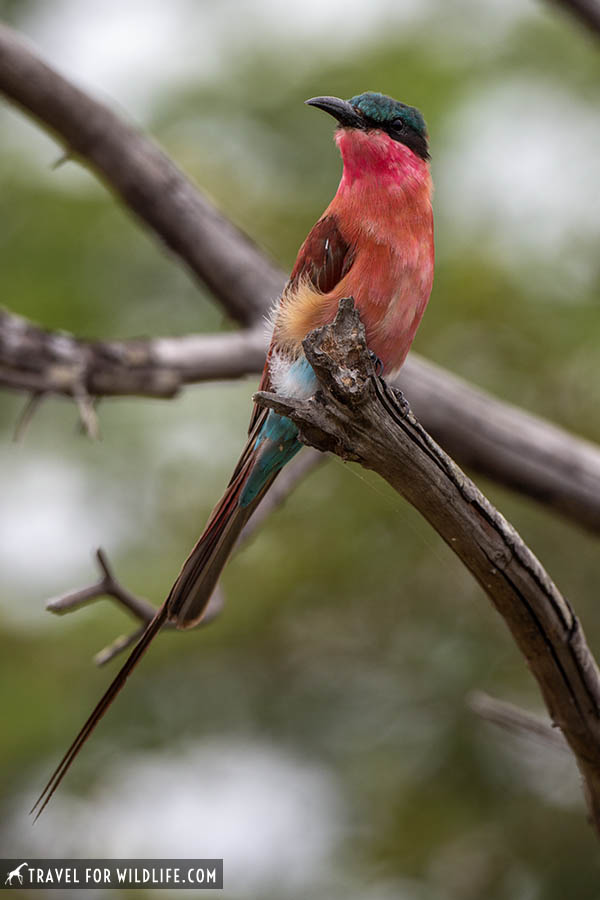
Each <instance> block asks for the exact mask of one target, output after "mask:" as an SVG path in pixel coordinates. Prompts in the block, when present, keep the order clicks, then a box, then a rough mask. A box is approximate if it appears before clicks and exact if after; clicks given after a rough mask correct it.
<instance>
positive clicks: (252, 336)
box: [0, 310, 267, 398]
mask: <svg viewBox="0 0 600 900" xmlns="http://www.w3.org/2000/svg"><path fill="white" fill-rule="evenodd" d="M266 346H267V337H266V332H265V329H264V328H263V326H262V324H261V325H259V326H256V327H255V328H253V329H246V330H244V331H235V332H225V333H223V334H214V335H189V336H185V337H178V338H149V339H141V338H140V339H134V340H128V341H85V340H79V339H77V338H74V337H73V336H72V335H69V334H66V333H64V332H52V331H45V330H44V329H42V328H38V327H37V326H36V325H33V324H31V323H30V322H28V321H27V320H26V319H23V318H22V317H21V316H16V315H14V314H13V313H9V312H6V311H3V310H0V386H3V387H6V388H13V389H18V390H25V391H31V392H34V393H37V394H63V395H65V396H67V397H73V396H75V395H76V393H77V391H78V390H81V388H82V387H83V388H85V391H86V392H87V394H88V395H90V396H96V397H103V396H119V395H140V396H146V397H163V398H169V397H173V396H174V395H175V394H176V393H177V392H178V391H179V389H180V388H181V387H182V386H183V385H185V384H189V383H192V382H199V381H213V380H216V379H225V378H227V379H228V378H240V377H241V376H243V375H249V374H255V373H258V372H261V371H262V368H263V366H264V362H265V351H266Z"/></svg>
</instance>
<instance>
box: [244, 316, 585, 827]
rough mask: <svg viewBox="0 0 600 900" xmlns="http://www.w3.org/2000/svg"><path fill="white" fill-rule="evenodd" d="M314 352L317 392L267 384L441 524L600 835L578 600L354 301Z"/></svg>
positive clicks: (274, 399)
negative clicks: (440, 428)
mask: <svg viewBox="0 0 600 900" xmlns="http://www.w3.org/2000/svg"><path fill="white" fill-rule="evenodd" d="M304 350H305V353H306V356H307V359H308V360H309V362H310V363H311V365H312V367H313V369H314V371H315V374H316V376H317V378H318V380H319V383H320V391H318V392H317V394H316V395H315V396H314V397H312V398H310V399H308V400H293V399H286V398H282V397H279V396H277V395H275V394H269V393H266V392H261V393H258V394H256V395H255V399H256V401H257V402H258V403H260V404H262V405H264V406H267V407H269V408H271V409H274V410H276V411H277V412H278V413H280V414H282V415H285V416H288V417H289V418H291V419H292V420H293V421H294V422H295V423H296V425H297V426H298V428H299V430H300V438H301V440H303V441H304V442H305V443H307V444H309V445H312V446H314V447H317V449H319V450H322V451H323V450H328V451H332V452H334V453H337V454H338V455H339V456H341V457H342V458H343V459H347V460H353V461H356V462H359V463H360V464H361V465H363V466H364V467H366V468H368V469H372V470H373V471H375V472H377V473H378V474H379V475H381V477H382V478H384V479H385V480H386V481H387V482H388V483H389V484H390V485H391V486H392V487H393V488H394V489H395V490H396V491H398V493H400V494H401V495H402V496H403V497H405V498H406V499H407V500H408V501H409V502H410V503H411V504H412V505H413V506H414V507H415V508H416V509H418V510H419V512H420V513H421V514H422V515H423V516H424V517H425V518H426V519H427V521H428V522H429V523H430V524H431V525H432V526H433V527H434V528H435V529H436V531H437V532H438V533H439V534H440V535H441V537H442V538H443V539H444V540H445V541H446V543H447V544H448V545H449V547H451V549H452V550H453V551H454V552H455V553H456V554H457V556H458V557H459V558H460V559H461V560H462V562H463V563H464V564H465V566H466V567H467V568H468V569H469V570H470V572H471V573H472V574H473V576H474V577H475V578H476V579H477V581H478V582H479V584H480V585H481V587H482V588H483V590H484V591H485V592H486V593H487V594H488V596H489V598H490V599H491V601H492V603H493V605H494V606H495V608H496V609H497V610H498V612H499V613H500V614H501V616H502V617H503V618H504V620H505V622H506V624H507V625H508V627H509V628H510V630H511V633H512V635H513V637H514V639H515V642H516V644H517V646H518V647H519V649H520V650H521V652H522V653H523V655H524V657H525V659H526V661H527V664H528V666H529V668H530V669H531V671H532V673H533V674H534V676H535V677H536V679H537V681H538V684H539V686H540V689H541V692H542V696H543V698H544V702H545V703H546V706H547V709H548V712H549V714H550V717H551V719H552V721H553V722H555V723H556V724H557V725H559V726H560V728H561V730H562V732H563V734H564V736H565V738H566V740H567V742H568V744H569V746H570V747H571V750H572V751H573V753H574V755H575V758H576V760H577V764H578V766H579V769H580V771H581V774H582V776H583V779H584V782H585V787H586V796H587V801H588V806H589V810H590V815H591V819H592V821H593V823H594V826H595V828H596V831H597V832H598V835H599V836H600V672H599V671H598V667H597V665H596V662H595V660H594V657H593V656H592V654H591V652H590V650H589V648H588V646H587V643H586V640H585V636H584V634H583V629H582V627H581V625H580V623H579V621H578V619H577V617H576V615H575V613H574V612H573V610H572V608H571V606H570V605H569V603H568V602H567V601H566V600H565V599H564V598H563V597H562V596H561V594H560V593H559V591H558V589H557V588H556V586H555V585H554V584H553V582H552V580H551V579H550V577H549V575H548V574H547V572H546V571H545V570H544V569H543V567H542V565H541V564H540V562H539V561H538V560H537V559H536V557H535V556H534V555H533V553H532V552H531V550H529V548H528V547H527V546H526V544H525V543H524V542H523V540H522V539H521V537H520V536H519V535H518V534H517V532H516V531H515V530H514V528H512V526H511V525H510V524H509V523H508V522H507V521H506V520H505V519H504V518H503V516H501V515H500V513H499V512H498V510H496V509H495V508H494V507H493V506H492V504H491V503H490V502H489V501H488V500H487V499H486V498H485V497H484V496H483V494H482V493H481V492H480V491H479V489H478V488H477V487H476V486H475V484H473V482H472V481H471V480H470V479H469V478H468V477H467V476H466V475H465V474H464V473H463V472H461V470H460V469H459V468H458V467H457V466H456V464H455V463H454V462H453V461H452V460H451V459H450V457H448V456H447V455H446V454H445V453H444V451H443V450H442V449H441V448H440V447H439V446H438V445H437V444H436V443H435V442H434V441H433V439H432V438H431V437H430V436H429V434H428V433H427V432H426V431H425V430H424V428H423V427H422V426H421V425H420V424H419V423H418V422H417V420H416V419H415V417H414V416H413V414H412V413H411V412H410V410H409V409H408V408H407V404H406V402H405V401H404V399H403V398H399V397H398V396H397V394H395V393H394V390H393V389H392V388H390V387H388V385H387V384H386V383H385V382H384V381H383V380H382V379H380V378H378V377H377V376H376V375H375V373H374V370H373V363H372V361H371V358H370V355H369V352H368V349H367V346H366V341H365V336H364V329H363V327H362V324H361V323H360V319H359V317H358V313H357V312H356V311H355V310H354V304H353V301H352V300H342V301H341V303H340V310H339V312H338V315H337V317H336V320H335V322H334V324H333V325H328V326H325V327H323V328H320V329H317V330H316V331H315V332H312V334H311V335H309V336H308V338H307V339H306V340H305V341H304Z"/></svg>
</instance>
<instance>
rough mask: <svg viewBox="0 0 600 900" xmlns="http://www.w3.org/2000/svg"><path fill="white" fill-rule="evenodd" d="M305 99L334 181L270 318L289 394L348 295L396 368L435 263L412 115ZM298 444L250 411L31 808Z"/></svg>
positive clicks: (222, 558) (276, 423)
mask: <svg viewBox="0 0 600 900" xmlns="http://www.w3.org/2000/svg"><path fill="white" fill-rule="evenodd" d="M306 102H307V104H308V105H309V106H316V107H317V108H318V109H322V110H324V111H325V112H327V113H329V114H330V115H331V116H333V118H334V119H336V120H337V123H338V125H337V128H336V132H335V142H336V144H337V146H338V147H339V150H340V153H341V156H342V160H343V174H342V179H341V181H340V184H339V187H338V189H337V193H336V195H335V197H334V198H333V200H332V201H331V203H330V204H329V206H328V207H327V209H326V210H325V212H324V213H323V215H322V216H321V218H320V219H319V221H318V222H317V223H316V225H315V226H314V228H313V229H312V231H311V232H310V233H309V235H308V237H307V238H306V240H305V241H304V243H303V245H302V247H301V248H300V251H299V253H298V258H297V259H296V263H295V265H294V268H293V270H292V274H291V276H290V279H289V281H288V283H287V285H286V287H285V289H284V291H283V293H282V295H281V298H280V299H279V302H278V304H277V307H276V309H275V311H274V313H273V316H272V322H273V336H272V339H271V344H270V347H269V352H268V355H267V361H266V363H265V368H264V371H263V375H262V380H261V383H260V387H261V390H274V391H276V392H278V393H280V394H282V395H284V396H287V397H298V398H307V397H310V396H311V395H312V394H313V393H314V391H315V389H316V378H315V375H314V373H313V371H312V369H311V367H310V365H309V363H308V362H307V360H306V358H305V356H304V353H303V350H302V341H303V339H304V338H305V337H306V335H307V334H308V333H309V332H310V331H312V330H313V329H315V328H317V327H319V326H321V325H325V324H328V323H329V322H331V321H333V318H334V316H335V313H336V311H337V308H338V303H339V301H340V299H341V298H342V297H353V298H354V300H355V304H356V307H357V309H358V311H359V313H360V318H361V320H362V323H363V325H364V327H365V330H366V336H367V344H368V346H369V348H370V350H371V352H372V353H373V354H374V355H375V356H376V357H377V358H378V359H379V360H380V361H381V363H382V364H383V366H384V369H385V371H386V372H387V373H389V372H393V371H394V370H397V369H398V368H399V367H400V366H401V365H402V363H403V362H404V359H405V357H406V354H407V353H408V350H409V348H410V345H411V344H412V341H413V338H414V336H415V332H416V330H417V328H418V325H419V322H420V320H421V317H422V315H423V312H424V311H425V307H426V305H427V301H428V299H429V294H430V292H431V286H432V282H433V256H434V252H433V215H432V210H431V177H430V173H429V162H428V160H429V152H428V140H427V130H426V127H425V122H424V119H423V116H422V115H421V113H420V112H419V110H418V109H415V108H414V107H412V106H407V105H406V104H404V103H400V102H399V101H398V100H393V99H392V98H391V97H387V96H385V95H384V94H378V93H372V92H370V91H369V92H367V93H364V94H359V95H358V96H356V97H353V98H352V99H351V100H339V99H338V98H337V97H313V98H312V100H307V101H306ZM301 446H302V445H301V444H300V442H299V440H298V432H297V429H296V427H295V425H294V424H293V423H292V422H291V421H290V419H287V418H285V417H284V416H280V415H278V414H277V413H275V412H274V411H273V410H270V411H267V410H266V409H261V408H259V407H257V406H255V408H254V411H253V413H252V417H251V420H250V427H249V430H248V440H247V442H246V445H245V447H244V449H243V451H242V454H241V456H240V458H239V461H238V463H237V466H236V467H235V470H234V472H233V475H232V477H231V480H230V482H229V484H228V485H227V488H226V490H225V493H224V494H223V497H222V498H221V500H220V501H219V502H218V504H217V505H216V507H215V508H214V510H213V512H212V514H211V516H210V518H209V520H208V524H207V525H206V528H205V529H204V531H203V533H202V535H201V536H200V539H199V540H198V543H197V544H196V546H195V547H194V549H193V550H192V552H191V553H190V555H189V556H188V558H187V560H186V562H185V563H184V565H183V568H182V569H181V572H180V573H179V576H178V578H177V580H176V582H175V584H174V585H173V587H172V589H171V592H170V593H169V596H168V597H167V599H166V600H165V602H164V603H163V605H162V606H161V607H160V608H159V609H158V611H157V613H156V615H155V616H154V618H153V619H152V621H151V622H150V623H149V624H148V626H147V628H146V630H145V631H144V633H143V635H142V636H141V638H140V640H139V642H138V643H137V645H136V646H135V648H134V649H133V651H132V652H131V654H130V656H129V657H128V659H127V661H126V662H125V664H124V665H123V667H122V669H121V670H120V672H119V673H118V675H117V676H116V678H115V679H114V681H113V682H112V684H111V685H110V687H109V688H108V690H107V691H106V693H105V694H104V696H103V697H102V699H101V700H100V702H99V703H98V705H97V706H96V708H95V709H94V711H93V712H92V713H91V715H90V717H89V718H88V720H87V722H86V723H85V725H84V726H83V728H82V729H81V731H80V732H79V734H78V735H77V737H76V738H75V740H74V741H73V743H72V744H71V747H70V748H69V750H68V751H67V753H66V754H65V756H64V758H63V760H62V762H61V763H60V765H59V766H58V768H57V769H56V771H55V772H54V774H53V775H52V777H51V779H50V781H49V782H48V784H47V785H46V788H45V789H44V792H43V793H42V795H41V796H40V798H39V799H38V801H37V803H36V804H35V807H34V810H35V809H38V810H39V811H38V815H39V814H40V813H41V811H42V810H43V809H44V807H45V806H46V804H47V803H48V801H49V799H50V797H51V796H52V794H53V793H54V791H55V790H56V788H57V787H58V785H59V784H60V782H61V781H62V779H63V778H64V776H65V774H66V772H67V771H68V769H69V767H70V766H71V764H72V762H73V760H74V759H75V757H76V756H77V754H78V753H79V751H80V750H81V748H82V746H83V744H84V743H85V741H86V740H87V738H88V737H89V736H90V734H91V733H92V731H93V729H94V728H95V726H96V724H97V723H98V721H99V720H100V718H101V717H102V716H103V715H104V713H105V712H106V710H107V709H108V707H109V706H110V704H111V703H112V701H113V700H114V699H115V697H116V695H117V694H118V692H119V691H120V690H121V688H122V687H123V685H124V684H125V681H126V680H127V678H128V676H129V674H130V673H131V671H132V670H133V668H134V667H135V666H136V664H137V663H138V662H139V660H140V658H141V656H142V655H143V653H144V652H145V651H146V649H147V648H148V646H149V644H150V642H151V641H152V640H153V638H154V637H155V636H156V635H157V634H158V632H159V631H160V629H161V627H162V626H163V625H164V624H165V622H167V621H170V622H173V623H175V625H176V626H177V627H178V628H191V627H193V626H194V625H196V624H197V623H198V622H199V621H200V619H201V618H202V616H203V614H204V612H205V610H206V607H207V604H208V601H209V599H210V596H211V594H212V592H213V589H214V587H215V585H216V583H217V579H218V578H219V576H220V574H221V572H222V570H223V567H224V565H225V563H226V562H227V559H228V557H229V554H230V553H231V550H232V548H233V546H234V544H235V542H236V540H237V538H238V536H239V534H240V531H241V530H242V528H243V526H244V525H245V524H246V522H247V521H248V519H249V518H250V516H251V515H252V513H253V512H254V510H255V509H256V507H257V506H258V504H259V503H260V501H261V500H262V498H263V497H264V495H265V494H266V492H267V491H268V490H269V487H270V486H271V484H272V483H273V481H274V479H275V478H276V476H277V474H278V472H279V471H280V470H281V469H282V468H283V466H285V464H286V463H287V462H289V461H290V460H291V459H292V457H293V456H294V455H295V454H296V453H297V452H298V451H299V450H300V448H301Z"/></svg>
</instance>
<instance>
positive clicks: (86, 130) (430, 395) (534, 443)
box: [0, 25, 600, 531]
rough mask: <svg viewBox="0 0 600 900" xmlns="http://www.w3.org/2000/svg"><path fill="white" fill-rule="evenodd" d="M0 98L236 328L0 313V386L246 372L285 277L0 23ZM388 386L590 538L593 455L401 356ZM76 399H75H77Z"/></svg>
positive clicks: (133, 386) (129, 382) (599, 511)
mask: <svg viewBox="0 0 600 900" xmlns="http://www.w3.org/2000/svg"><path fill="white" fill-rule="evenodd" d="M0 91H2V92H4V94H5V95H6V96H7V97H9V98H10V99H11V100H13V101H14V102H15V103H18V104H19V105H20V106H21V107H22V108H23V109H24V110H25V112H28V113H31V114H32V115H34V116H35V117H36V118H37V119H38V121H39V122H40V123H41V124H43V125H45V126H46V127H48V128H50V129H52V130H53V131H54V133H55V134H56V135H57V136H58V139H59V140H60V141H62V143H64V144H65V146H66V148H67V150H68V151H69V152H74V153H76V154H78V156H79V158H80V159H81V161H82V162H83V163H84V164H86V165H88V166H89V167H90V168H91V169H92V170H94V171H95V172H96V173H97V174H98V175H100V177H101V178H102V179H103V180H104V181H105V183H106V184H107V185H108V186H109V187H111V188H112V189H113V190H114V191H115V192H116V193H117V194H118V195H119V196H120V197H121V199H122V200H123V202H124V203H125V205H126V206H128V207H129V208H130V209H132V210H133V211H134V212H135V213H136V215H137V216H138V218H139V220H140V221H141V222H144V223H145V224H146V225H148V226H149V227H150V228H151V229H152V230H153V231H154V233H155V234H157V235H158V236H159V237H160V238H161V239H162V240H163V241H164V242H165V243H166V244H168V246H169V247H170V248H171V249H172V250H173V251H174V252H175V253H176V254H177V255H178V256H179V257H180V259H182V260H183V262H184V263H185V264H186V265H187V266H188V267H189V268H190V269H191V270H192V271H193V272H194V273H195V274H196V275H197V276H198V277H199V278H201V279H202V280H203V281H204V282H205V283H206V284H207V285H208V286H209V287H210V288H211V290H212V291H213V293H214V295H215V297H216V298H217V299H218V300H219V301H220V302H221V303H222V305H223V307H224V308H225V309H226V310H227V311H228V312H229V314H230V315H231V316H232V317H233V318H235V319H236V320H237V321H238V322H241V323H242V324H243V325H245V326H248V325H249V324H250V325H251V327H250V330H249V331H245V332H242V333H241V334H239V335H237V334H236V335H234V334H224V335H205V336H201V335H198V336H189V337H181V338H155V339H149V340H130V341H103V342H90V341H87V342H86V341H77V340H76V339H75V338H71V337H69V336H68V335H64V334H57V333H54V334H52V333H50V332H44V331H42V330H41V329H38V328H36V326H34V325H31V324H29V323H26V322H25V320H23V319H21V318H20V317H18V316H14V315H11V314H10V313H4V314H2V313H0V385H1V386H4V387H9V388H14V389H18V390H23V391H28V392H30V393H34V394H38V395H39V396H40V397H41V396H44V395H45V394H47V393H62V394H66V395H68V396H71V397H74V396H77V391H79V392H81V387H82V386H83V387H84V388H85V390H86V391H87V394H88V395H90V396H104V395H117V394H134V395H145V396H152V397H165V398H166V397H172V396H173V395H174V394H176V393H177V391H178V390H179V389H180V388H181V387H182V385H184V384H188V383H191V382H196V381H203V380H207V379H213V378H237V377H240V376H241V375H245V374H250V373H254V372H259V371H260V370H261V369H262V366H263V362H264V346H265V339H264V336H263V335H262V333H261V327H260V326H259V325H258V321H259V320H260V318H261V316H262V315H263V313H264V312H265V311H266V309H267V308H268V307H269V305H270V303H271V302H272V301H273V299H274V298H275V297H276V296H277V295H278V293H279V291H280V290H281V287H282V285H283V284H284V281H285V277H284V274H283V273H282V272H281V271H280V270H279V269H277V268H276V267H275V266H274V265H273V263H272V262H271V261H270V260H269V259H267V257H266V256H265V255H264V254H263V253H262V251H261V250H259V249H258V247H257V246H256V245H255V244H253V243H252V242H251V241H250V240H249V239H248V238H247V237H246V236H245V235H244V234H243V233H242V232H241V231H239V230H238V229H237V228H235V227H234V226H233V225H232V224H231V223H230V222H228V221H227V220H226V219H225V218H224V217H223V216H222V215H221V214H220V213H219V212H217V211H216V210H215V209H214V208H213V207H212V206H211V204H210V203H209V202H208V201H207V200H206V198H205V197H204V196H203V194H201V193H200V191H199V190H198V188H197V187H196V186H195V185H193V184H192V183H191V182H190V181H189V180H188V179H186V177H185V176H184V175H183V174H182V173H181V172H180V171H179V170H178V169H177V168H176V167H175V165H174V164H173V163H172V162H171V161H170V160H169V159H168V158H167V157H166V156H165V155H164V154H163V153H162V152H161V151H160V150H159V149H158V148H157V147H156V146H155V145H154V144H153V143H152V142H151V141H150V140H148V139H147V138H145V137H143V136H142V135H140V134H139V133H138V132H137V131H135V130H134V129H133V128H132V127H131V126H130V125H128V124H126V123H125V122H123V121H122V120H121V119H120V118H119V117H118V116H117V115H116V114H115V113H113V112H112V111H111V110H109V109H108V108H107V107H106V106H105V105H103V104H101V103H98V102H97V101H96V100H93V99H92V98H90V97H88V96H87V95H86V94H85V93H84V92H83V91H81V90H80V89H79V88H77V87H75V86H74V85H72V84H71V83H70V82H68V81H67V80H66V79H65V78H63V77H62V76H61V75H59V74H58V73H57V72H56V71H54V70H53V69H52V68H51V67H50V66H48V65H47V64H46V63H45V62H43V61H42V60H41V59H40V58H39V57H38V56H37V55H36V54H35V52H34V51H33V50H31V49H30V48H29V47H28V46H27V44H26V43H25V42H24V41H23V40H22V39H21V38H20V37H19V36H18V35H17V34H15V32H13V31H11V30H10V29H9V28H7V27H5V26H1V25H0ZM400 383H401V384H402V385H405V386H406V390H407V391H408V393H409V394H410V397H411V402H412V403H413V404H414V406H415V409H416V410H417V412H418V414H419V417H420V418H421V419H422V421H423V422H424V424H425V426H426V427H427V428H428V429H429V430H430V431H431V432H432V434H433V435H434V436H435V438H436V439H437V440H438V441H439V442H440V443H442V444H443V445H444V446H445V447H447V448H448V450H449V452H451V453H452V454H453V455H455V456H456V457H457V458H458V459H459V460H461V461H462V462H463V464H465V465H469V466H472V467H473V468H475V469H477V470H478V471H479V472H481V473H483V474H485V475H487V476H489V477H491V478H493V479H495V480H497V481H499V482H500V483H501V484H505V485H507V486H508V487H511V488H514V489H516V490H519V491H521V492H522V493H524V494H527V495H528V496H531V497H533V498H535V499H536V500H538V501H540V502H542V503H546V504H548V505H550V506H551V507H553V508H555V509H557V510H558V511H559V512H561V513H562V514H564V515H566V516H568V517H570V518H571V519H573V520H574V521H577V522H578V523H580V524H582V525H584V526H586V527H588V528H590V529H592V530H595V531H600V451H599V450H598V449H597V448H596V447H594V446H592V445H591V444H589V443H587V442H585V441H583V440H580V439H578V438H575V437H573V436H571V435H569V434H567V433H566V432H564V431H562V430H561V429H559V428H557V427H555V426H552V425H549V424H548V423H545V422H543V420H541V419H538V418H535V417H534V416H529V415H528V414H527V413H525V412H522V411H521V410H518V409H516V408H515V407H511V406H508V405H506V404H503V403H501V402H500V401H499V400H497V399H495V398H492V397H491V396H490V395H489V394H486V393H484V392H483V391H479V390H477V389H475V388H473V387H471V386H470V385H468V384H467V383H466V382H464V381H461V380H460V379H458V378H456V376H454V375H451V374H450V373H449V372H446V371H444V370H443V369H440V368H438V367H436V366H434V365H432V364H431V363H427V362H426V361H425V360H423V359H420V358H419V357H418V356H416V355H415V354H412V353H411V354H410V355H409V358H408V360H407V362H406V364H405V366H404V368H403V370H402V374H401V380H400ZM79 395H80V396H81V393H80V394H79Z"/></svg>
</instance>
